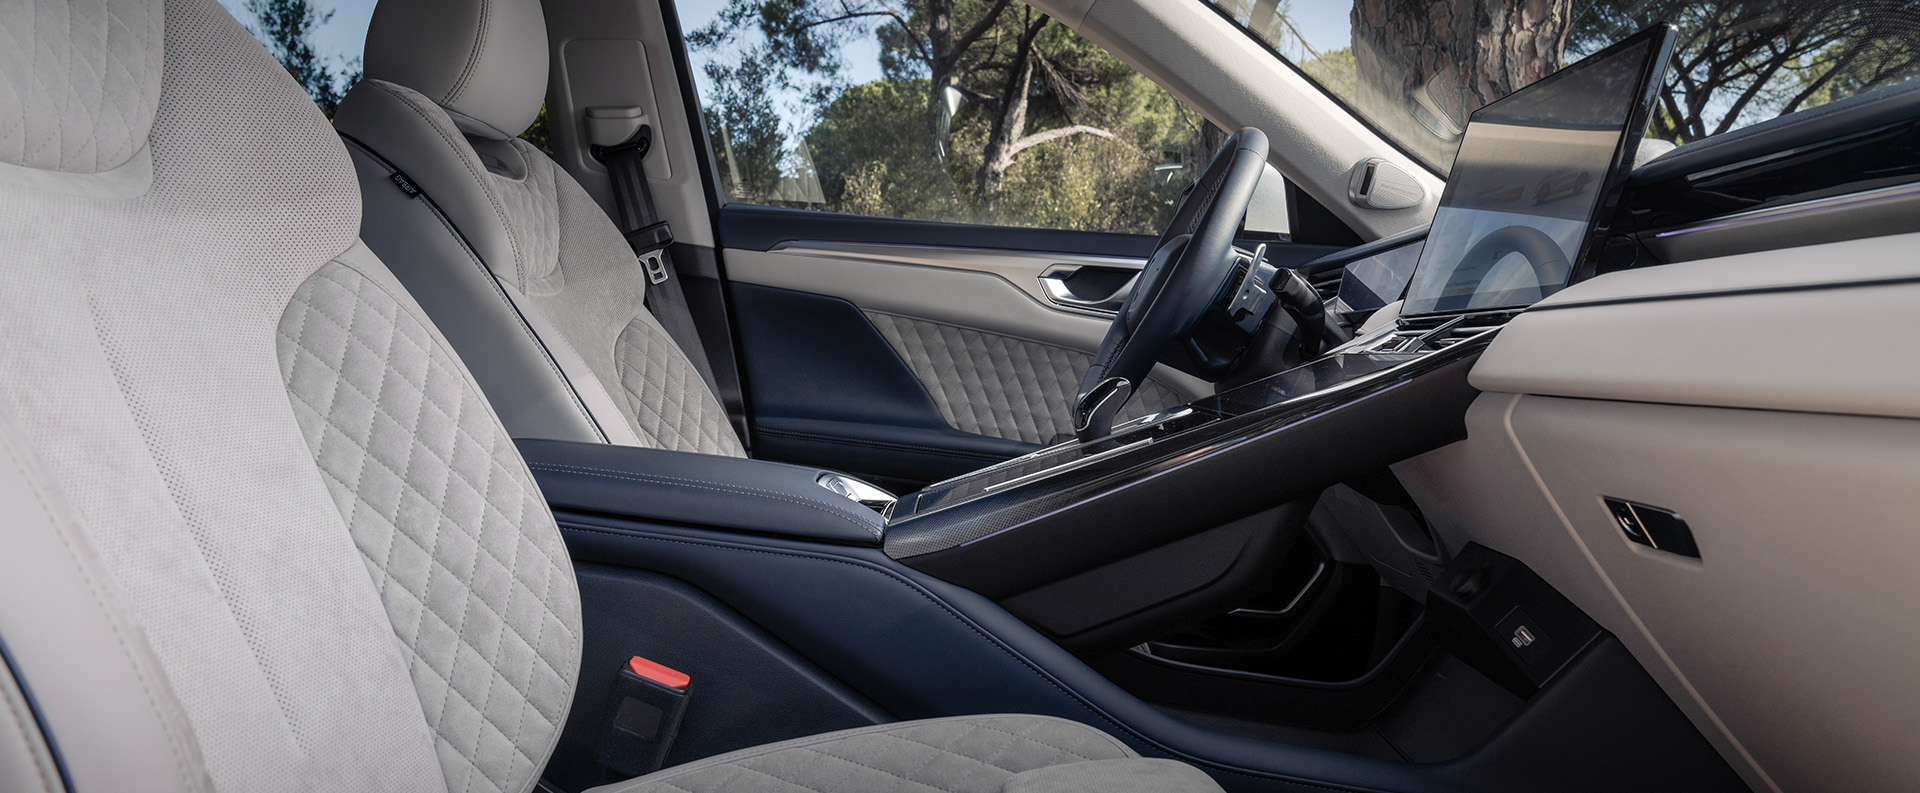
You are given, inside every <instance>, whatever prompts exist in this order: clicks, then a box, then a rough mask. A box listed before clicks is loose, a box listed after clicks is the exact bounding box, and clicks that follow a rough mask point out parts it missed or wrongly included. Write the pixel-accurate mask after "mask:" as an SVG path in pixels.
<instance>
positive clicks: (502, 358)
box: [347, 142, 636, 443]
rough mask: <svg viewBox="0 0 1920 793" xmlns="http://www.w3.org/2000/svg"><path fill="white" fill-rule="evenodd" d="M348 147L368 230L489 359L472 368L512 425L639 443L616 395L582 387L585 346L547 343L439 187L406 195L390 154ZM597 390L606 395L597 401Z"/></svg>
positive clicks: (592, 384)
mask: <svg viewBox="0 0 1920 793" xmlns="http://www.w3.org/2000/svg"><path fill="white" fill-rule="evenodd" d="M347 150H348V152H349V153H350V154H351V155H352V157H353V163H354V169H355V170H356V171H357V172H358V174H359V177H360V185H361V188H360V189H361V193H362V200H363V201H364V203H365V207H366V211H365V213H364V214H363V215H362V221H361V228H360V233H361V237H362V239H363V240H364V241H365V243H366V244H367V246H368V247H369V248H372V249H374V250H375V251H376V252H377V253H379V254H380V257H381V259H382V260H383V261H385V262H386V263H388V269H389V270H390V271H392V272H393V274H394V276H395V277H397V278H399V279H400V281H401V283H403V284H406V285H407V286H408V291H409V293H410V294H411V295H412V296H413V298H414V299H415V300H416V301H418V302H419V303H420V306H421V308H422V309H424V310H425V311H426V313H427V316H429V317H431V318H432V319H433V322H434V324H435V325H436V326H438V328H439V329H440V331H441V333H443V334H445V335H446V336H447V337H448V339H449V340H450V341H451V342H452V344H453V347H454V349H456V350H459V351H460V352H461V356H462V357H463V358H466V359H469V360H473V361H476V362H478V363H481V364H483V365H479V366H474V367H471V368H472V371H473V374H474V379H476V380H477V381H479V383H480V386H481V389H482V390H483V391H485V392H486V394H487V398H488V400H489V401H491V402H492V403H493V406H494V410H495V411H496V412H498V413H499V414H500V420H501V422H502V423H503V424H505V425H506V427H507V431H508V432H509V433H511V434H512V435H513V436H514V437H519V438H553V439H558V440H573V441H585V442H591V443H601V442H607V441H612V442H615V443H633V442H636V440H630V439H632V438H633V431H632V430H631V429H630V428H628V426H627V422H626V419H624V418H622V417H621V416H620V414H619V413H618V407H617V406H616V405H615V403H614V402H613V399H612V398H611V397H609V396H606V394H605V390H604V389H601V388H599V386H598V383H597V382H596V381H594V380H593V378H591V377H589V378H586V380H585V382H584V386H585V387H584V388H576V387H575V383H576V382H577V379H574V378H568V377H567V376H566V372H567V371H568V367H567V366H566V365H565V364H566V362H567V361H566V360H565V356H569V355H571V356H572V357H573V358H578V355H577V354H573V353H572V351H571V350H568V349H566V348H564V347H562V348H555V347H554V346H551V345H548V344H545V343H543V342H542V340H543V339H551V338H558V337H557V335H555V334H549V333H542V332H541V329H540V328H536V327H532V326H530V325H529V324H528V322H529V319H531V318H530V317H528V316H527V315H526V314H524V313H522V312H520V311H518V310H516V308H515V306H514V304H513V301H512V299H511V297H510V296H509V295H508V294H507V293H506V291H505V288H504V287H503V285H501V284H500V283H499V282H497V281H496V280H495V279H494V277H493V275H492V273H490V272H488V270H487V269H486V266H485V265H483V264H481V263H480V260H479V259H478V258H477V257H476V256H475V255H474V252H473V251H472V250H471V249H470V248H469V247H468V245H467V243H466V241H465V239H464V238H463V235H462V234H461V233H460V232H459V231H457V230H455V229H454V227H453V226H452V225H451V224H450V223H449V222H448V221H447V219H446V218H444V217H443V216H441V215H440V213H439V212H437V211H436V210H435V207H436V205H437V202H438V196H435V197H434V200H433V201H432V202H429V201H428V200H426V199H423V198H417V197H411V196H409V195H407V193H406V192H405V191H403V190H401V189H400V187H399V186H397V185H395V184H394V183H393V182H392V181H391V180H390V177H391V176H392V175H393V171H392V169H390V168H389V167H388V166H387V164H386V163H384V162H382V161H380V160H377V159H375V158H374V157H373V156H372V155H370V154H368V152H367V151H366V150H365V149H363V148H362V147H360V146H359V145H357V144H356V143H351V142H350V143H349V145H348V146H347ZM409 176H411V174H409ZM581 366H582V367H584V365H583V364H582V365H581ZM580 371H584V368H582V369H580ZM596 395H597V397H598V400H599V401H600V402H601V403H604V404H601V405H593V406H591V407H590V404H589V403H590V402H591V399H590V398H591V397H594V396H596ZM596 418H597V420H596Z"/></svg>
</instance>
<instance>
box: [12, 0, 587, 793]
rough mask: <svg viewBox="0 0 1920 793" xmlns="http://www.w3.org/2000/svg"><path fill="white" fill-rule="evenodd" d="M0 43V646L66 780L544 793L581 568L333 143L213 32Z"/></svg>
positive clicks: (54, 9)
mask: <svg viewBox="0 0 1920 793" xmlns="http://www.w3.org/2000/svg"><path fill="white" fill-rule="evenodd" d="M0 42H3V43H4V44H3V45H0V240H4V241H5V244H4V245H0V274H3V275H4V278H5V281H6V287H5V288H4V289H0V417H4V421H0V423H3V424H4V425H5V427H4V428H0V510H3V511H0V525H4V527H5V536H6V538H7V539H6V541H5V542H6V546H5V551H4V552H0V580H4V581H5V583H4V584H0V640H3V641H4V643H5V647H6V649H7V652H6V653H5V656H6V660H7V665H8V669H7V670H5V671H7V672H8V676H11V677H12V678H13V679H14V680H15V681H17V682H18V683H19V684H20V688H21V689H22V690H23V691H30V692H31V693H32V697H31V699H32V701H33V702H36V703H38V705H37V707H36V708H35V709H34V710H35V712H36V714H37V715H39V716H41V717H42V719H41V721H42V728H43V732H44V733H45V735H46V736H47V738H48V739H49V740H47V741H46V742H45V745H46V746H49V747H54V748H55V750H54V752H53V754H55V755H57V757H58V759H59V760H60V761H61V762H60V763H58V764H56V765H58V766H59V767H61V768H64V769H65V771H66V772H69V773H70V774H71V776H72V778H73V784H74V788H75V789H77V790H83V791H85V790H161V789H187V790H194V789H210V788H217V789H227V790H246V791H262V790H281V789H288V790H293V789H298V790H315V789H328V790H359V789H365V790H372V789H380V790H402V789H404V790H443V789H444V790H459V791H468V790H476V791H477V790H486V791H494V790H500V791H525V790H527V789H529V788H530V787H531V786H532V784H533V782H534V780H535V778H536V775H537V772H538V771H539V769H540V768H541V766H542V765H543V764H544V763H545V760H546V758H547V756H548V754H549V753H550V752H551V751H552V748H553V744H554V742H555V741H556V740H557V738H558V734H559V730H560V726H561V725H562V724H563V723H564V720H565V717H566V713H567V710H568V707H569V705H570V703H571V700H572V693H573V689H574V685H575V681H576V678H577V671H578V664H579V653H580V621H579V596H578V592H577V590H576V588H575V585H574V580H573V573H572V568H571V565H570V563H569V561H568V559H567V555H566V550H565V547H564V545H563V544H562V542H561V540H560V537H559V533H558V530H557V528H556V527H555V525H554V523H553V518H552V515H551V514H550V513H549V512H548V511H547V509H546V506H545V503H544V500H543V499H542V498H541V496H540V493H539V490H538V488H537V487H536V486H535V485H534V483H533V480H532V478H531V477H530V476H529V474H528V472H527V470H526V467H525V465H524V464H523V463H522V461H521V460H520V458H519V456H518V454H517V453H516V452H515V450H514V448H513V444H512V442H511V440H510V439H509V438H508V436H507V434H506V432H505V431H504V429H503V428H502V427H501V425H500V423H499V420H498V419H497V418H496V416H495V415H494V413H493V412H492V411H491V409H490V408H489V406H488V404H487V402H486V400H485V399H484V398H483V396H482V395H481V392H480V390H479V388H478V386H477V385H475V384H474V382H473V380H472V378H471V377H470V376H469V375H468V373H467V371H466V370H465V368H464V367H463V366H462V365H461V363H460V361H459V359H458V358H457V357H455V355H454V354H453V352H452V348H451V347H450V345H448V344H447V343H446V342H445V340H444V339H443V338H442V337H441V336H440V335H439V334H438V332H437V331H435V330H434V328H433V327H432V325H431V324H430V323H429V322H428V321H427V320H426V319H425V318H424V314H423V312H422V311H421V310H420V309H419V307H418V305H417V304H415V303H414V302H413V300H412V299H411V298H410V297H409V296H408V295H407V293H406V291H405V290H404V289H403V288H402V287H401V285H400V284H399V283H398V282H397V281H396V280H395V279H394V278H393V277H392V275H391V274H390V273H388V272H387V270H386V269H385V268H384V266H383V265H382V264H381V263H380V261H379V260H378V259H377V258H375V257H374V256H373V255H372V254H371V253H370V252H369V251H368V250H367V248H366V247H365V246H364V245H362V244H360V243H359V242H358V239H357V236H358V230H359V221H360V202H359V197H358V193H359V186H358V184H357V183H356V181H355V179H354V177H353V173H352V170H351V167H352V166H351V165H350V163H349V161H348V158H347V153H346V151H345V150H344V148H343V147H342V146H341V143H340V140H339V138H338V137H337V136H335V135H334V134H333V132H332V131H331V129H330V128H329V127H328V124H327V121H326V119H325V118H324V117H322V116H321V115H320V113H319V111H318V110H317V109H316V108H315V107H314V105H313V103H312V102H311V101H309V100H308V98H307V97H306V94H305V92H304V91H302V90H301V88H300V87H299V86H298V85H297V84H295V83H294V81H293V80H292V79H291V78H290V77H289V76H288V75H287V73H286V71H285V70H284V69H282V68H281V67H280V66H279V65H278V64H277V63H275V62H274V61H273V59H272V58H271V57H270V56H269V55H268V54H267V52H266V51H265V50H264V49H263V48H262V47H261V46H260V44H259V43H258V42H256V41H255V40H254V38H253V37H252V36H251V35H249V34H248V33H247V31H246V30H245V29H244V28H242V27H241V26H240V24H239V23H238V22H236V21H235V20H234V19H233V18H232V17H231V16H230V15H228V13H227V12H226V11H225V10H223V9H222V8H221V7H220V6H219V5H218V4H217V3H216V2H215V1H214V0H14V1H13V2H8V3H3V4H0ZM30 586H31V587H34V588H32V589H23V588H24V587H30ZM23 593H26V594H23ZM4 688H5V687H4V686H0V689H4ZM0 693H5V692H4V691H0ZM5 698H6V697H0V699H5ZM16 712H18V711H16ZM25 745H28V746H29V747H31V742H28V743H27V744H25ZM0 746H4V742H0ZM29 754H31V752H29Z"/></svg>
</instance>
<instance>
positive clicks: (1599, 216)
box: [1402, 24, 1678, 317]
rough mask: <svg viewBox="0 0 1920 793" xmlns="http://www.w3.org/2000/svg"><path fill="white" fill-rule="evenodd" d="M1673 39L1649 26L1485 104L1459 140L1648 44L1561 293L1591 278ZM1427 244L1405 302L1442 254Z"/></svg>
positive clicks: (1667, 30)
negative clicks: (1478, 125) (1527, 99)
mask: <svg viewBox="0 0 1920 793" xmlns="http://www.w3.org/2000/svg"><path fill="white" fill-rule="evenodd" d="M1677 35H1678V29H1677V28H1675V27H1674V26H1672V25H1669V24H1656V25H1653V26H1651V27H1648V28H1646V29H1645V30H1642V31H1640V32H1638V33H1635V34H1633V35H1631V36H1628V37H1626V38H1624V39H1621V40H1620V41H1618V42H1615V43H1614V44H1613V45H1612V46H1609V47H1607V48H1606V49H1603V50H1601V51H1599V52H1596V53H1594V54H1592V55H1589V56H1587V57H1585V58H1581V59H1580V60H1578V61H1576V62H1574V63H1572V64H1569V65H1567V66H1566V67H1565V68H1562V69H1560V70H1559V71H1556V72H1554V73H1553V74H1550V75H1547V76H1546V77H1543V78H1541V79H1539V80H1536V81H1534V82H1533V83H1531V84H1528V85H1527V86H1526V87H1524V88H1521V89H1520V90H1518V91H1515V92H1513V93H1511V94H1508V95H1507V96H1505V97H1502V98H1500V99H1497V100H1494V101H1493V102H1490V103H1488V104H1487V105H1486V106H1485V107H1482V108H1480V109H1479V110H1475V111H1474V112H1473V115H1472V116H1471V117H1469V120H1468V123H1467V129H1466V132H1465V133H1464V135H1463V138H1462V143H1463V144H1464V143H1465V137H1464V136H1465V135H1472V134H1473V130H1474V122H1476V121H1479V120H1480V117H1481V114H1482V113H1485V112H1487V111H1488V110H1491V109H1495V108H1498V107H1499V106H1500V105H1502V104H1504V103H1506V102H1508V101H1509V100H1512V99H1514V98H1515V97H1519V96H1523V95H1524V94H1526V93H1527V92H1529V91H1532V90H1534V89H1536V88H1538V87H1545V86H1550V85H1552V84H1553V83H1554V82H1555V81H1557V80H1561V79H1564V78H1565V76H1566V75H1569V74H1577V73H1579V72H1580V71H1582V70H1584V69H1587V68H1591V67H1593V66H1594V65H1595V64H1599V63H1601V62H1603V61H1605V60H1607V59H1610V58H1612V57H1614V56H1616V55H1619V54H1620V53H1621V52H1623V51H1626V50H1630V49H1632V48H1634V47H1638V46H1641V45H1643V44H1649V42H1650V44H1649V46H1647V54H1646V56H1645V59H1644V60H1643V61H1642V63H1641V64H1640V82H1639V86H1640V88H1639V93H1638V95H1637V96H1635V97H1634V99H1633V101H1632V103H1631V104H1630V105H1629V106H1628V108H1627V118H1626V120H1625V122H1624V123H1623V124H1622V125H1621V128H1620V135H1619V139H1618V140H1617V141H1615V143H1614V147H1613V159H1612V161H1611V162H1609V163H1608V165H1607V169H1606V172H1605V174H1604V175H1603V176H1602V177H1601V183H1600V189H1599V191H1598V193H1597V195H1596V196H1595V199H1594V202H1593V208H1592V209H1591V210H1590V211H1589V213H1588V217H1587V231H1586V233H1585V234H1584V235H1582V236H1581V238H1580V245H1579V249H1578V250H1577V251H1575V252H1574V254H1573V256H1571V257H1569V264H1570V265H1571V266H1570V268H1569V270H1568V274H1567V280H1566V281H1565V282H1564V283H1562V284H1560V285H1559V286H1560V287H1562V288H1564V287H1565V286H1567V285H1569V284H1573V283H1576V282H1578V281H1581V280H1584V279H1585V278H1588V277H1591V275H1592V272H1593V266H1592V262H1591V259H1592V256H1593V254H1594V251H1595V250H1597V249H1598V248H1599V247H1600V245H1601V244H1602V243H1603V242H1604V240H1605V239H1606V237H1607V235H1608V234H1609V233H1610V232H1611V231H1612V228H1613V222H1614V215H1615V214H1616V212H1617V211H1618V209H1619V207H1620V201H1621V196H1622V195H1623V194H1624V193H1625V191H1626V184H1627V177H1628V176H1630V175H1631V174H1632V170H1633V169H1632V168H1631V167H1630V165H1631V163H1632V162H1633V157H1634V154H1635V152H1636V150H1637V149H1638V147H1639V142H1640V140H1641V138H1642V137H1644V131H1645V130H1646V128H1647V124H1648V122H1649V121H1650V119H1651V118H1652V115H1653V107H1654V103H1655V101H1656V99H1657V95H1658V92H1659V89H1660V83H1661V81H1662V80H1664V79H1665V77H1666V72H1667V66H1668V64H1669V63H1671V62H1672V60H1673V47H1674V40H1675V38H1676V37H1677ZM1464 181H1466V180H1463V179H1460V178H1459V174H1458V173H1457V172H1456V173H1455V174H1454V176H1453V178H1449V179H1448V180H1447V186H1446V189H1445V190H1444V191H1442V192H1441V194H1440V204H1439V207H1438V208H1436V209H1435V210H1434V216H1435V219H1438V218H1439V215H1440V213H1441V212H1442V211H1444V210H1446V209H1447V208H1448V207H1449V206H1450V204H1451V203H1452V201H1453V199H1454V192H1455V190H1456V188H1457V186H1458V185H1460V184H1462V183H1463V182H1464ZM1429 233H1431V229H1429ZM1431 241H1432V238H1431V237H1429V238H1428V244H1427V245H1426V248H1425V249H1424V250H1422V251H1421V256H1420V263H1419V264H1418V265H1416V266H1415V267H1414V271H1413V276H1412V277H1411V278H1409V279H1408V285H1407V290H1408V292H1407V293H1406V294H1403V295H1402V297H1403V298H1405V299H1408V300H1411V299H1412V297H1413V295H1412V294H1411V290H1412V288H1413V285H1414V284H1416V283H1419V280H1420V273H1421V271H1422V270H1424V269H1426V268H1428V267H1430V266H1436V265H1435V261H1436V260H1437V257H1439V256H1441V255H1443V252H1441V251H1437V250H1436V249H1435V246H1434V245H1432V244H1431ZM1464 253H1465V251H1448V252H1444V254H1446V255H1453V256H1459V255H1462V254H1464ZM1524 305H1525V304H1521V305H1503V306H1476V307H1472V308H1451V309H1438V310H1430V311H1408V312H1403V313H1402V316H1407V317H1438V316H1450V315H1456V314H1475V313H1481V312H1486V311H1512V310H1515V309H1517V308H1522V307H1524Z"/></svg>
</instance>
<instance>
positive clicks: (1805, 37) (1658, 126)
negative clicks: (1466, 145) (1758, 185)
mask: <svg viewBox="0 0 1920 793" xmlns="http://www.w3.org/2000/svg"><path fill="white" fill-rule="evenodd" d="M1188 2H1202V3H1206V4H1207V5H1209V6H1211V7H1212V8H1214V9H1215V10H1216V11H1218V12H1219V13H1220V14H1222V15H1223V16H1225V17H1227V18H1228V19H1230V20H1232V21H1233V22H1234V24H1235V25H1238V26H1239V27H1240V28H1241V29H1242V30H1243V31H1245V32H1247V33H1248V34H1249V35H1251V36H1253V37H1254V38H1255V39H1257V40H1259V41H1260V42H1262V43H1264V44H1266V45H1267V46H1268V47H1269V48H1270V49H1272V50H1273V51H1274V53H1275V54H1277V55H1279V56H1280V57H1281V58H1284V59H1285V60H1287V61H1288V62H1290V63H1292V64H1294V65H1295V66H1297V67H1299V69H1300V70H1301V71H1302V72H1304V73H1305V74H1306V75H1307V76H1308V77H1309V78H1311V79H1312V80H1313V81H1314V82H1315V83H1317V84H1319V85H1320V87H1321V88H1323V89H1325V90H1326V91H1327V93H1329V94H1331V95H1333V97H1334V98H1336V99H1338V100H1340V101H1341V102H1342V103H1344V104H1345V105H1346V106H1347V107H1349V108H1350V109H1352V110H1353V111H1354V112H1355V114H1356V115H1358V116H1360V117H1361V118H1362V119H1364V120H1365V121H1366V122H1367V123H1368V124H1369V125H1371V126H1372V127H1373V128H1375V129H1376V130H1379V131H1380V132H1381V133H1382V134H1383V135H1385V136H1386V137H1387V138H1388V139H1390V140H1392V141H1393V142H1394V143H1395V144H1396V145H1398V146H1399V147H1400V148H1402V149H1404V150H1406V151H1407V152H1408V153H1409V154H1412V155H1413V156H1414V157H1416V158H1417V159H1419V160H1420V161H1421V162H1423V163H1425V164H1426V165H1427V166H1428V167H1430V168H1432V169H1433V170H1434V171H1435V172H1437V173H1440V174H1442V175H1444V174H1445V173H1446V172H1447V171H1448V170H1449V169H1450V168H1451V167H1452V164H1453V156H1454V153H1455V152H1456V151H1457V149H1458V147H1459V141H1460V133H1461V131H1462V130H1463V129H1464V128H1465V126H1466V122H1467V117H1468V116H1469V115H1470V114H1471V113H1472V112H1473V111H1474V110H1476V109H1478V108H1479V107H1480V106H1482V105H1485V104H1487V103H1488V102H1492V101H1493V100H1495V99H1499V98H1500V97H1503V96H1506V95H1507V94H1509V93H1512V92H1513V91H1515V90H1517V89H1519V88H1521V87H1522V86H1525V85H1527V84H1528V83H1531V82H1533V81H1535V80H1538V79H1540V78H1542V77H1545V76H1546V75H1548V74H1551V73H1552V72H1554V71H1555V70H1557V69H1559V68H1560V67H1561V66H1562V65H1565V64H1567V63H1571V62H1573V61H1576V60H1579V59H1580V58H1581V57H1584V56H1586V55H1588V54H1591V53H1593V52H1597V51H1599V50H1600V49H1602V48H1604V47H1606V46H1607V45H1608V44H1611V43H1613V42H1615V41H1618V40H1619V39H1622V38H1625V37H1626V36H1628V35H1630V34H1632V33H1633V32H1634V31H1636V30H1639V29H1641V28H1644V27H1646V26H1648V25H1652V24H1654V23H1656V22H1663V21H1664V22H1671V23H1673V24H1674V25H1676V26H1678V27H1679V29H1680V38H1679V42H1678V45H1677V47H1676V52H1675V62H1674V66H1673V70H1672V71H1671V72H1670V73H1669V76H1668V79H1667V82H1666V84H1665V85H1664V86H1663V88H1662V90H1661V92H1660V97H1659V105H1658V108H1657V109H1656V111H1655V113H1654V116H1653V119H1652V123H1651V125H1650V127H1651V128H1650V129H1649V130H1648V134H1649V135H1651V136H1653V137H1657V138H1662V139H1665V140H1668V141H1671V142H1673V143H1676V144H1685V143H1687V142H1689V141H1695V140H1699V139H1701V138H1705V137H1709V136H1712V135H1717V134H1720V133H1722V132H1727V131H1730V130H1733V129H1737V128H1739V127H1743V126H1747V125H1749V124H1754V123H1757V122H1761V121H1765V120H1767V119H1771V118H1776V117H1779V116H1782V115H1785V114H1788V113H1794V112H1798V111H1801V110H1806V109H1809V108H1812V107H1816V106H1819V105H1822V104H1825V103H1827V102H1831V101H1834V100H1836V99H1843V98H1845V97H1848V96H1852V95H1854V94H1857V93H1860V92H1863V91H1866V90H1868V89H1870V88H1872V87H1874V86H1877V85H1881V84H1885V83H1889V82H1893V81H1897V80H1903V79H1909V78H1911V77H1913V76H1914V75H1915V74H1916V73H1920V3H1916V2H1914V1H1913V0H1799V2H1792V3H1785V2H1780V0H1547V1H1546V2H1540V1H1539V0H1495V1H1494V2H1491V3H1484V4H1471V7H1472V10H1471V11H1470V12H1468V13H1463V14H1459V15H1455V16H1448V15H1447V14H1445V12H1444V8H1445V7H1446V6H1447V5H1449V4H1434V3H1395V2H1387V3H1382V2H1378V0H1188ZM1451 5H1457V6H1465V5H1467V4H1459V3H1455V4H1451ZM1435 9H1441V10H1435Z"/></svg>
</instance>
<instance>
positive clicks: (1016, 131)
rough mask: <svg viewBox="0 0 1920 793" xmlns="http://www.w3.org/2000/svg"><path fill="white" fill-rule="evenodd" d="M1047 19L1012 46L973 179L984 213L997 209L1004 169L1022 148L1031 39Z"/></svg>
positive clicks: (1030, 77) (1030, 84) (1030, 73)
mask: <svg viewBox="0 0 1920 793" xmlns="http://www.w3.org/2000/svg"><path fill="white" fill-rule="evenodd" d="M1048 20H1049V18H1048V17H1047V16H1045V15H1042V16H1041V17H1040V19H1039V21H1037V22H1034V23H1032V24H1030V25H1028V26H1027V27H1026V28H1025V29H1024V30H1022V31H1020V40H1019V42H1018V43H1017V44H1016V45H1015V55H1014V60H1013V65H1012V66H1011V67H1010V68H1008V69H1007V83H1006V88H1005V89H1004V90H1003V92H1002V93H1001V95H1000V107H999V110H998V112H996V113H995V114H994V118H993V130H992V132H991V133H989V134H988V136H987V148H986V152H985V153H984V154H983V156H982V157H981V158H980V171H979V173H978V175H977V177H976V180H977V184H976V187H975V193H974V195H975V197H977V198H978V199H979V200H980V206H981V208H982V209H985V210H986V211H987V212H989V213H992V212H998V211H999V209H1000V190H1001V188H1002V187H1003V186H1004V185H1005V184H1006V181H1007V169H1008V168H1011V167H1013V156H1014V155H1015V154H1018V153H1019V150H1020V149H1021V148H1025V147H1023V146H1019V145H1018V144H1019V143H1020V142H1021V138H1022V137H1025V135H1026V133H1027V105H1028V104H1029V95H1030V94H1031V92H1032V88H1033V69H1034V57H1035V53H1034V39H1035V38H1037V37H1038V36H1039V35H1040V31H1041V29H1042V28H1045V27H1046V26H1047V22H1048Z"/></svg>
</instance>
